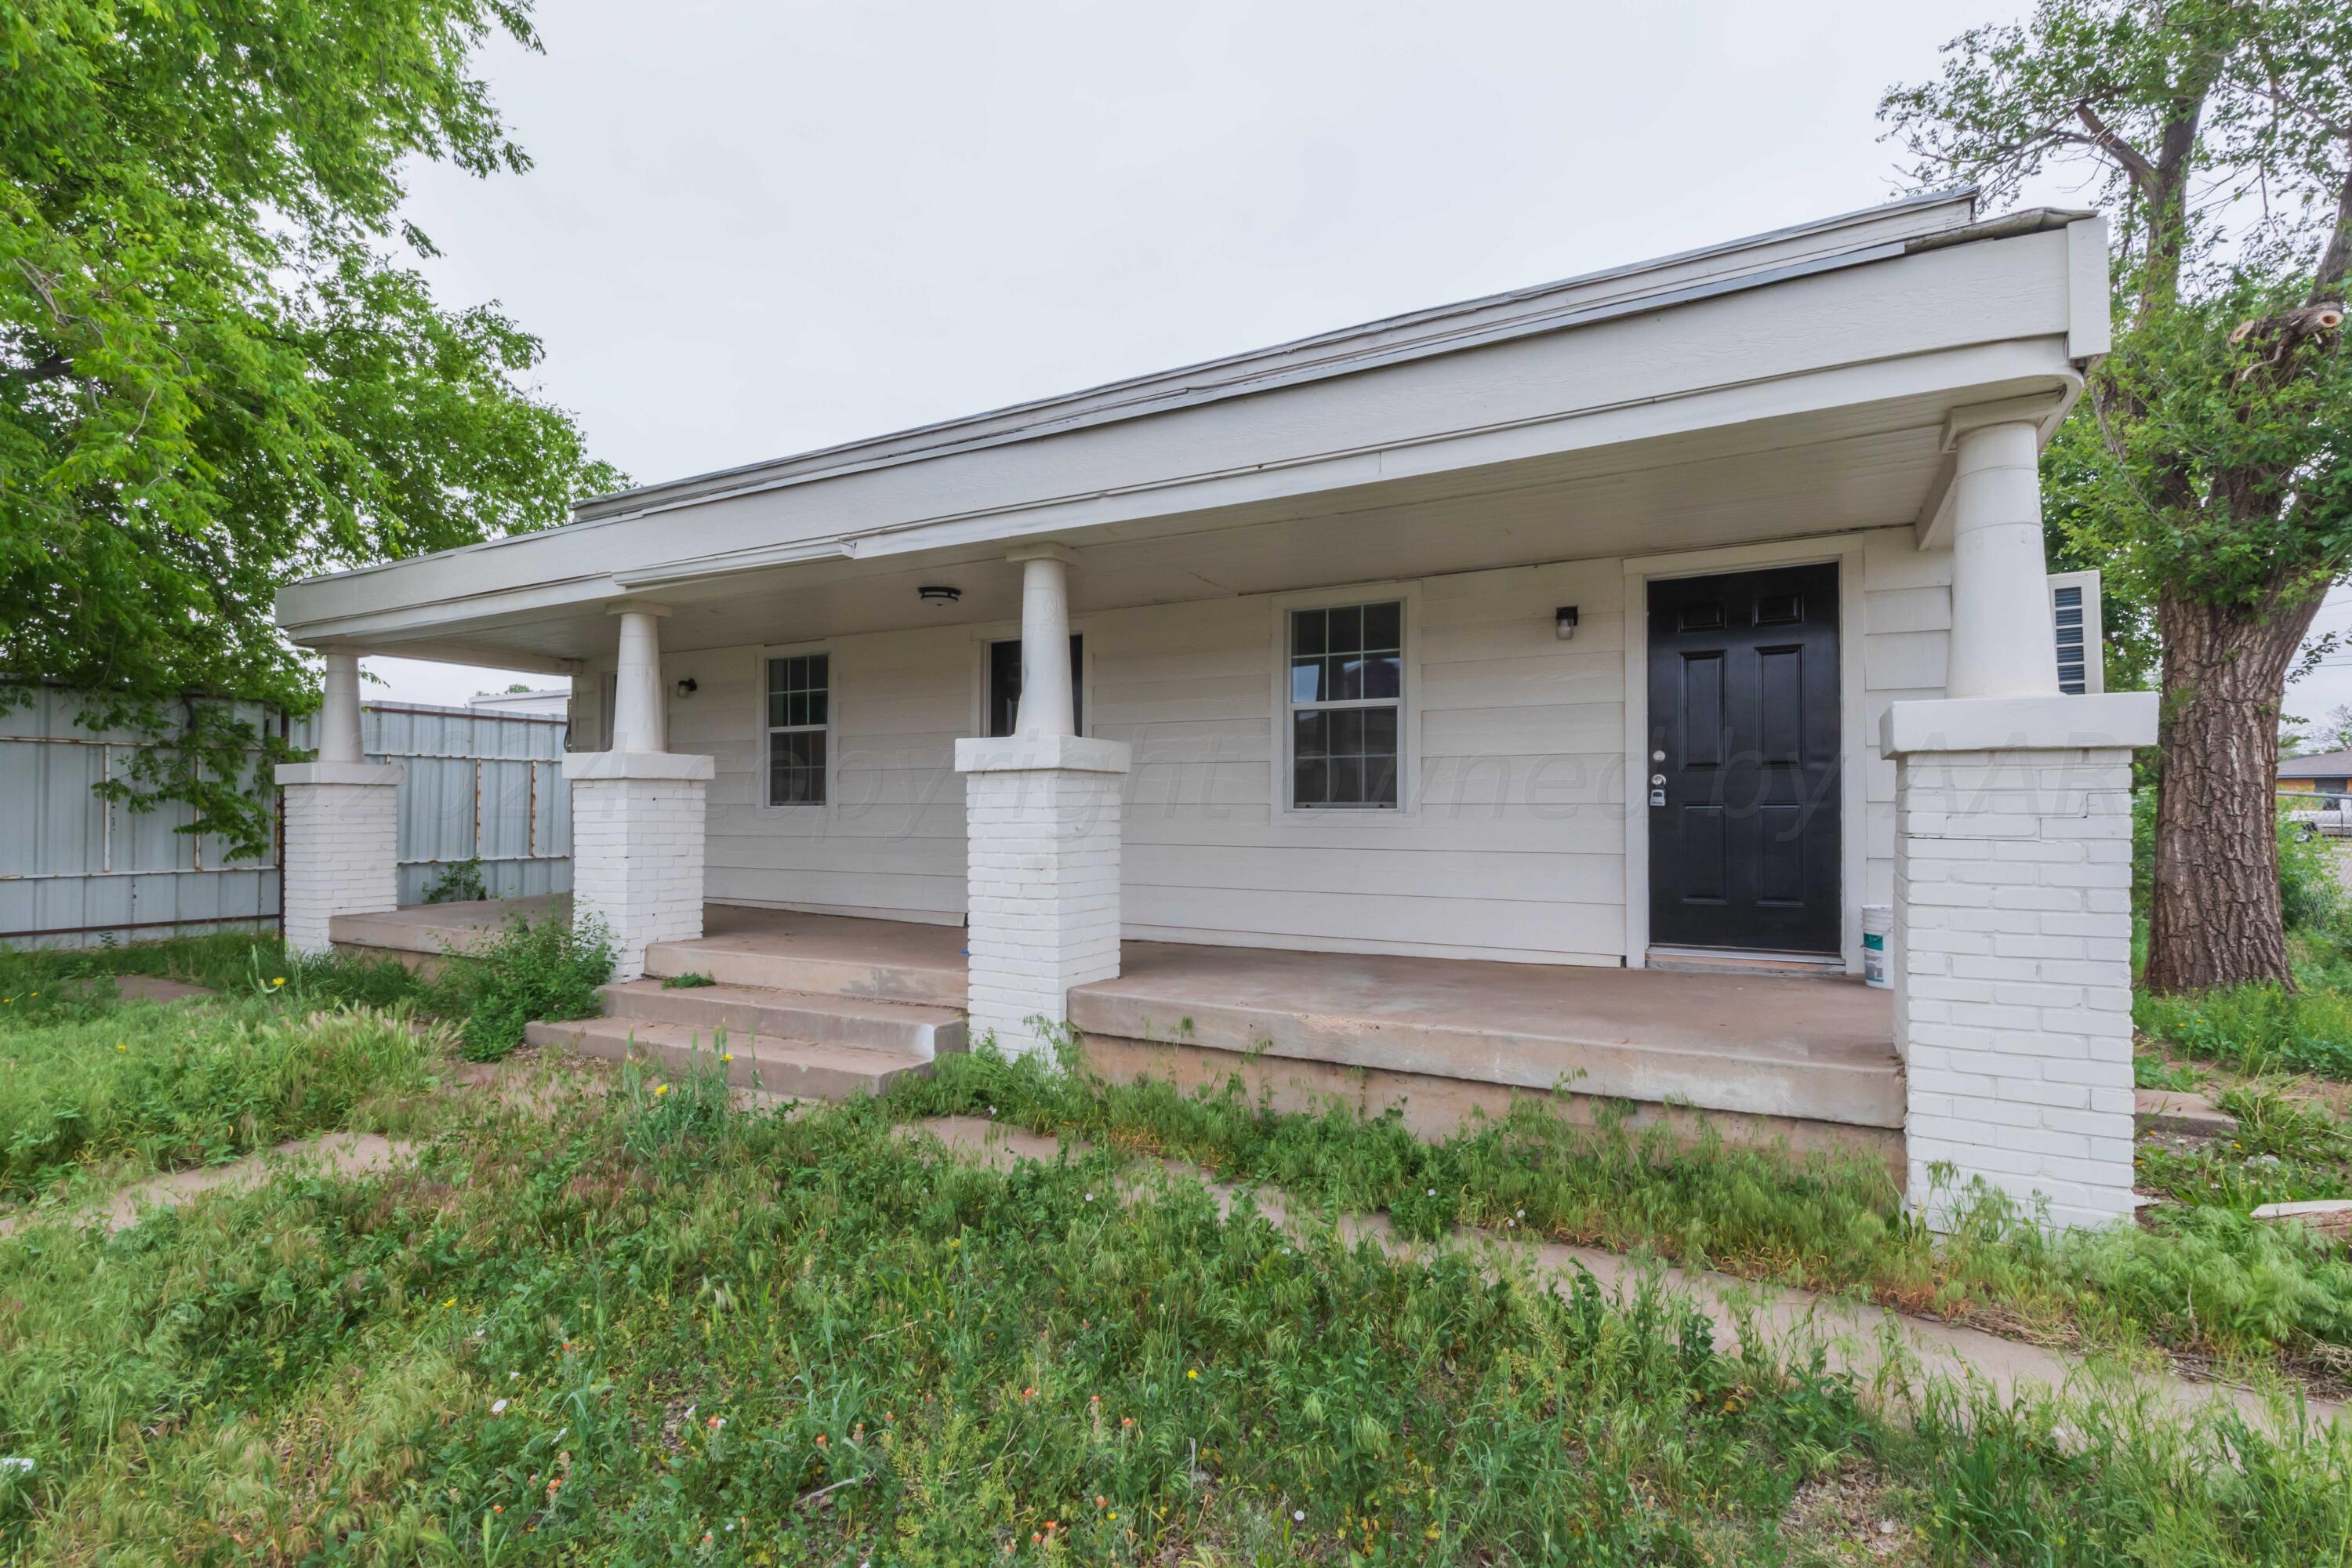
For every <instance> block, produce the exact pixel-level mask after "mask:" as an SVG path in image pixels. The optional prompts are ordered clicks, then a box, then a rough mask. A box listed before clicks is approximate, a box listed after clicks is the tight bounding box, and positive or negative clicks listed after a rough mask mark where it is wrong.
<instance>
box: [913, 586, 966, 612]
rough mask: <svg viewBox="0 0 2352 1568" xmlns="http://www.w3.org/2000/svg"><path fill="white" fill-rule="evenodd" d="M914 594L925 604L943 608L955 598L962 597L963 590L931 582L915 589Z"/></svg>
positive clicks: (952, 602) (955, 599)
mask: <svg viewBox="0 0 2352 1568" xmlns="http://www.w3.org/2000/svg"><path fill="white" fill-rule="evenodd" d="M915 596H916V597H917V598H919V599H920V600H922V601H923V603H925V604H926V605H940V607H942V608H945V607H946V606H947V605H952V604H954V603H955V602H956V601H957V600H959V599H961V598H962V597H963V590H962V589H961V588H950V587H948V586H947V585H946V584H941V583H933V584H929V585H927V586H924V587H920V588H918V589H916V590H915Z"/></svg>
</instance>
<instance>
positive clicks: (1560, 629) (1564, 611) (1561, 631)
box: [1551, 605, 1576, 642]
mask: <svg viewBox="0 0 2352 1568" xmlns="http://www.w3.org/2000/svg"><path fill="white" fill-rule="evenodd" d="M1551 635H1552V636H1554V637H1558V638H1559V640H1560V641H1562V642H1567V641H1569V640H1570V639H1571V638H1572V637H1575V636H1576V606H1575V605H1561V606H1560V607H1559V609H1557V610H1554V611H1553V612H1552V613H1551Z"/></svg>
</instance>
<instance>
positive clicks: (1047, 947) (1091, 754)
mask: <svg viewBox="0 0 2352 1568" xmlns="http://www.w3.org/2000/svg"><path fill="white" fill-rule="evenodd" d="M1009 559H1011V560H1013V561H1016V562H1019V563H1021V566H1022V595H1021V710H1020V713H1019V716H1018V718H1017V719H1016V721H1015V723H1014V732H1013V734H1011V735H1009V736H1005V737H1003V738H1001V739H984V740H962V741H958V742H956V771H957V772H958V773H962V774H963V775H965V777H964V821H965V828H966V841H967V851H966V852H967V857H968V860H967V870H966V882H965V893H966V909H967V911H968V914H967V919H968V921H969V922H970V929H969V931H968V932H967V936H966V941H965V946H966V947H967V948H968V949H969V950H970V952H971V958H970V960H969V967H970V979H969V982H968V984H969V987H970V989H969V1009H970V1013H971V1028H972V1030H973V1031H974V1032H975V1034H987V1035H992V1036H993V1037H995V1040H996V1044H997V1046H998V1047H999V1048H1001V1049H1003V1050H1004V1051H1006V1052H1007V1053H1011V1054H1024V1053H1027V1052H1032V1051H1038V1050H1043V1049H1046V1048H1048V1042H1047V1040H1046V1038H1045V1028H1047V1027H1050V1026H1056V1025H1060V1024H1062V1023H1064V1022H1066V1020H1067V1018H1068V1016H1069V991H1070V987H1071V986H1073V985H1083V984H1087V983H1088V982H1090V981H1095V980H1108V979H1111V978H1113V977H1114V976H1116V975H1117V974H1118V937H1119V808H1120V792H1121V790H1122V789H1123V787H1124V785H1123V784H1122V783H1121V780H1122V778H1123V776H1124V775H1125V774H1126V773H1127V769H1128V748H1127V744H1126V742H1120V741H1092V740H1087V739H1085V738H1084V737H1081V736H1079V735H1077V734H1076V733H1074V730H1075V725H1074V723H1073V704H1072V700H1071V671H1070V611H1069V594H1068V566H1069V563H1070V561H1071V555H1070V552H1068V551H1066V550H1065V549H1063V548H1062V547H1061V546H1059V545H1052V544H1041V545H1031V546H1027V547H1024V548H1023V549H1019V550H1015V551H1013V552H1011V554H1010V556H1009Z"/></svg>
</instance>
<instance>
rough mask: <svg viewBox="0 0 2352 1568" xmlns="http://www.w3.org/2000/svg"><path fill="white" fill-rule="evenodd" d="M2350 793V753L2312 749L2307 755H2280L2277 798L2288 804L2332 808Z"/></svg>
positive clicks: (2351, 783) (2342, 801)
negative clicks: (2315, 750) (2314, 750)
mask: <svg viewBox="0 0 2352 1568" xmlns="http://www.w3.org/2000/svg"><path fill="white" fill-rule="evenodd" d="M2347 794H2352V752H2313V753H2312V754H2311V755H2309V756H2307V757H2281V758H2280V759H2279V765H2278V795H2279V799H2280V800H2282V801H2284V802H2286V803H2288V804H2290V805H2300V806H2306V807H2312V808H2315V809H2318V810H2322V811H2334V810H2336V809H2338V808H2340V807H2341V806H2342V805H2344V800H2345V796H2346V795H2347Z"/></svg>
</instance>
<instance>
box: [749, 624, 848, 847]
mask: <svg viewBox="0 0 2352 1568" xmlns="http://www.w3.org/2000/svg"><path fill="white" fill-rule="evenodd" d="M819 654H822V655H823V656H824V660H825V667H824V723H823V724H779V725H774V726H771V725H770V724H769V722H768V664H769V661H770V660H772V659H779V658H811V657H813V656H814V655H819ZM751 700H752V701H753V703H754V704H756V707H755V709H754V718H753V721H754V722H755V723H756V724H757V725H758V726H759V733H760V764H759V777H758V781H757V782H758V795H757V796H756V798H757V800H758V802H759V805H757V807H755V809H756V810H757V811H758V812H759V813H760V814H761V816H767V815H770V814H776V815H784V814H799V813H805V812H830V811H831V810H832V809H833V805H834V802H835V800H836V799H838V798H839V797H840V794H841V791H840V788H839V784H840V775H841V737H840V730H841V652H840V650H839V649H838V648H836V647H835V646H834V645H833V644H831V643H829V642H824V643H787V644H784V645H782V646H780V647H763V648H761V650H760V655H759V662H758V664H757V665H756V666H755V667H754V671H753V676H752V680H751ZM814 731H823V733H824V799H823V800H783V801H780V800H776V799H774V798H772V795H771V793H770V792H771V791H772V789H773V788H774V787H775V776H774V773H773V767H774V762H773V756H774V749H775V738H776V737H777V736H778V735H779V734H807V733H811V732H814Z"/></svg>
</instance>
